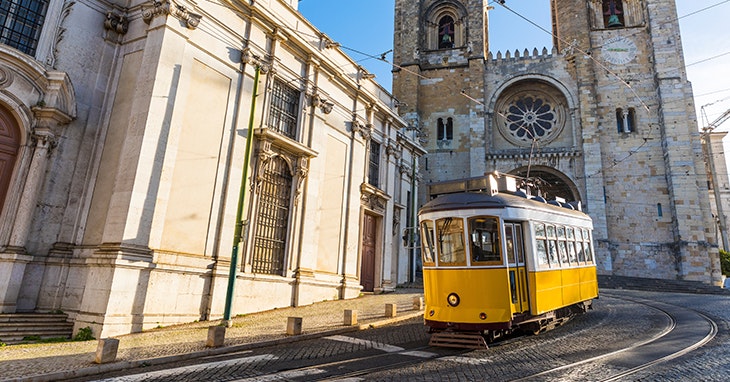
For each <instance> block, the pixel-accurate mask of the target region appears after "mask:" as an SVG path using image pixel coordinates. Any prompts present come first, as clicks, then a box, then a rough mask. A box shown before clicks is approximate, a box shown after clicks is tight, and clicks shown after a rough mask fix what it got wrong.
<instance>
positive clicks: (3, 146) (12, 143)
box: [0, 105, 20, 212]
mask: <svg viewBox="0 0 730 382" xmlns="http://www.w3.org/2000/svg"><path fill="white" fill-rule="evenodd" d="M19 148H20V129H19V128H18V124H17V123H16V121H15V118H13V116H12V115H11V114H10V111H8V109H6V108H5V107H4V106H2V105H0V212H1V211H2V209H3V205H4V204H5V196H7V194H8V188H9V187H10V180H11V178H12V176H13V168H14V167H15V160H16V158H17V157H18V149H19Z"/></svg>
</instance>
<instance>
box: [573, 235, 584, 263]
mask: <svg viewBox="0 0 730 382" xmlns="http://www.w3.org/2000/svg"><path fill="white" fill-rule="evenodd" d="M581 232H582V231H581V230H580V228H576V229H575V250H576V252H577V253H578V261H580V262H583V263H584V262H585V261H586V253H585V252H584V251H583V234H582V233H581Z"/></svg>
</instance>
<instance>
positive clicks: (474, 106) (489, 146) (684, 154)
mask: <svg viewBox="0 0 730 382" xmlns="http://www.w3.org/2000/svg"><path fill="white" fill-rule="evenodd" d="M544 1H546V2H549V5H550V13H551V15H550V16H551V20H552V25H551V26H550V28H549V29H550V30H551V31H552V35H553V36H552V37H553V38H552V41H553V46H551V47H545V48H543V49H542V50H538V49H537V48H532V50H531V51H530V50H528V49H526V48H530V47H525V46H519V45H518V46H515V47H514V50H508V51H506V52H490V51H489V43H488V40H489V36H488V32H487V31H488V16H490V17H492V18H495V17H497V16H498V15H500V13H498V12H496V11H497V10H500V9H499V8H504V9H503V10H510V9H509V8H508V7H510V6H511V5H512V4H511V3H512V2H510V1H506V2H501V1H496V2H492V6H489V7H488V6H487V1H481V0H418V1H416V0H396V2H395V35H394V64H395V65H396V69H394V73H393V93H394V95H395V97H396V98H397V99H398V100H399V101H400V103H401V104H400V107H399V113H400V114H401V116H402V117H404V118H405V119H406V120H407V121H408V123H409V126H410V128H414V129H418V130H419V131H420V133H421V138H422V140H423V141H424V146H425V147H426V149H427V150H428V154H427V155H426V156H425V157H424V158H423V159H422V160H421V163H420V165H421V167H420V173H421V176H422V177H423V180H424V182H425V183H426V184H428V183H434V182H439V181H446V180H453V179H460V178H469V177H476V176H482V175H484V174H485V173H487V172H492V171H500V172H504V173H511V174H515V175H521V176H531V177H538V178H540V179H542V180H543V181H545V183H546V184H547V189H548V192H547V194H548V196H549V197H555V196H558V197H562V198H565V199H568V200H579V201H581V202H582V204H583V206H584V208H585V210H586V212H588V213H589V214H590V216H591V217H592V218H593V224H594V231H593V235H594V239H595V240H594V243H596V244H595V245H596V248H595V250H596V254H597V256H596V258H597V265H598V268H599V272H601V273H604V274H613V275H622V276H638V277H649V278H667V279H685V280H696V281H702V282H705V283H718V282H719V279H720V272H719V257H718V251H717V243H715V238H714V235H713V229H714V221H713V218H712V214H711V209H710V198H709V190H708V188H707V179H708V177H707V173H706V171H705V166H704V157H703V155H702V148H701V142H700V135H699V129H698V126H697V121H696V115H695V111H694V110H695V109H694V101H693V96H692V88H691V84H690V83H689V81H688V80H687V74H686V70H685V63H684V58H683V50H682V41H681V36H680V30H679V23H678V21H677V11H676V7H675V2H674V0H544ZM502 14H504V13H502ZM534 27H535V26H534V25H531V24H530V23H529V22H525V23H524V24H521V25H514V26H513V27H512V26H511V27H510V28H514V29H510V31H511V33H512V35H514V36H519V30H520V28H534ZM546 29H548V28H546ZM517 41H519V40H518V39H517ZM518 44H519V42H518ZM422 192H423V194H422V195H419V197H420V201H421V202H424V201H426V200H428V197H429V195H427V194H426V192H427V188H425V187H424V188H422Z"/></svg>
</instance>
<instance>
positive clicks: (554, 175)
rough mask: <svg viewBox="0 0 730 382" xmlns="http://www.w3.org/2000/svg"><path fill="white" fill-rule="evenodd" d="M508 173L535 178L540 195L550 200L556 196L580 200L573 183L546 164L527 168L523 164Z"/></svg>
mask: <svg viewBox="0 0 730 382" xmlns="http://www.w3.org/2000/svg"><path fill="white" fill-rule="evenodd" d="M528 171H529V174H528ZM510 174H512V175H516V176H520V177H529V178H532V179H535V180H536V181H537V182H539V186H540V191H541V192H542V197H544V198H545V199H548V200H550V199H555V197H558V198H563V199H565V200H566V201H569V202H572V201H580V200H581V198H580V193H579V192H578V188H577V187H576V186H575V183H573V181H572V180H570V178H568V177H567V176H565V174H563V173H562V172H560V171H558V170H556V169H554V168H551V167H547V166H531V167H529V168H528V167H527V166H523V167H518V168H516V169H514V170H512V171H510ZM528 175H529V176H528Z"/></svg>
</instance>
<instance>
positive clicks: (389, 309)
mask: <svg viewBox="0 0 730 382" xmlns="http://www.w3.org/2000/svg"><path fill="white" fill-rule="evenodd" d="M396 310H397V309H396V305H395V304H385V317H395V316H396V314H397V313H396Z"/></svg>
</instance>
